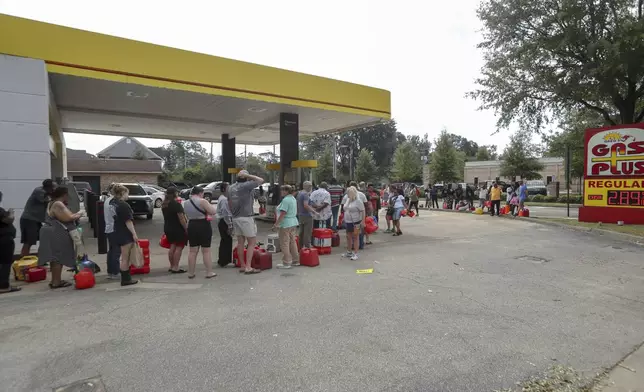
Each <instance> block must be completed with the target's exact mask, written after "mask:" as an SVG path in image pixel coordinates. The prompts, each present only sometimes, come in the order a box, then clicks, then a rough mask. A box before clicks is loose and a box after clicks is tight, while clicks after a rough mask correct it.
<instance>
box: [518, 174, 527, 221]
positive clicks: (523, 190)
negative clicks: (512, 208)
mask: <svg viewBox="0 0 644 392" xmlns="http://www.w3.org/2000/svg"><path fill="white" fill-rule="evenodd" d="M526 200H528V184H526V182H525V181H523V180H521V185H520V186H519V211H521V210H523V209H524V208H525V202H526ZM519 211H517V214H518V213H519Z"/></svg>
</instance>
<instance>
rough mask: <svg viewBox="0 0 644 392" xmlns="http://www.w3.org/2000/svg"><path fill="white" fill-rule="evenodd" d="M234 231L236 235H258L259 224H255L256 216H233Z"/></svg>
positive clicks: (249, 236)
mask: <svg viewBox="0 0 644 392" xmlns="http://www.w3.org/2000/svg"><path fill="white" fill-rule="evenodd" d="M233 232H234V234H235V236H236V237H246V238H255V237H257V225H256V224H255V218H253V217H250V216H245V217H241V218H233Z"/></svg>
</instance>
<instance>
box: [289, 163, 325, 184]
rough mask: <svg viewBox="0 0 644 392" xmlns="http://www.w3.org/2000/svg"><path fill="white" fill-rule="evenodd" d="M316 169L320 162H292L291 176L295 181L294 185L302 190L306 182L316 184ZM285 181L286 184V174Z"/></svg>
mask: <svg viewBox="0 0 644 392" xmlns="http://www.w3.org/2000/svg"><path fill="white" fill-rule="evenodd" d="M316 167H318V161H316V160H305V161H293V162H291V175H292V177H293V180H294V181H293V183H294V184H295V185H296V186H297V188H298V189H302V184H303V183H304V181H311V182H312V183H315V171H314V170H313V169H315V168H316ZM284 181H285V182H286V174H285V175H284Z"/></svg>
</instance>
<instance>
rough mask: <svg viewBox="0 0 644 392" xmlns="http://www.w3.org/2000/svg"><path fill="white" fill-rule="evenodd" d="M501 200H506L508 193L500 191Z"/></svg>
mask: <svg viewBox="0 0 644 392" xmlns="http://www.w3.org/2000/svg"><path fill="white" fill-rule="evenodd" d="M501 200H508V194H507V193H505V192H503V193H501Z"/></svg>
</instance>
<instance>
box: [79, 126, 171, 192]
mask: <svg viewBox="0 0 644 392" xmlns="http://www.w3.org/2000/svg"><path fill="white" fill-rule="evenodd" d="M161 172H162V160H161V157H159V156H158V155H157V154H155V153H154V152H153V151H151V150H150V149H149V148H147V147H146V146H145V145H143V143H141V142H139V141H138V140H136V139H135V138H122V139H120V140H118V141H117V142H116V143H114V144H112V145H111V146H109V147H107V148H106V149H104V150H103V151H101V152H99V153H98V154H97V156H94V155H92V154H88V153H87V152H86V151H84V150H72V149H67V173H68V177H69V178H70V179H71V180H72V181H85V182H88V183H89V184H90V185H91V187H92V189H93V190H94V191H104V190H106V189H107V187H108V186H109V185H110V184H111V183H113V182H139V183H143V182H144V183H149V184H156V183H157V177H158V175H159V174H161Z"/></svg>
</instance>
